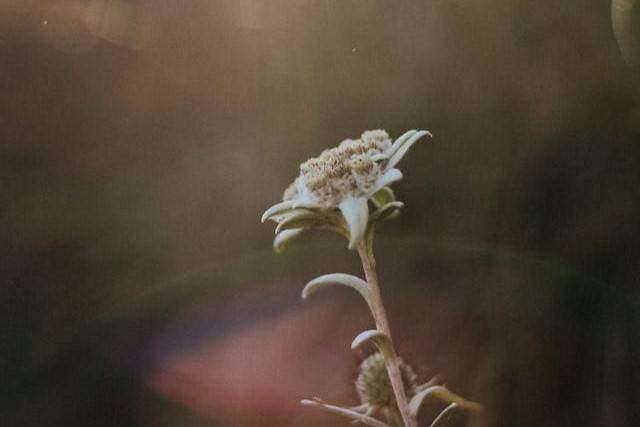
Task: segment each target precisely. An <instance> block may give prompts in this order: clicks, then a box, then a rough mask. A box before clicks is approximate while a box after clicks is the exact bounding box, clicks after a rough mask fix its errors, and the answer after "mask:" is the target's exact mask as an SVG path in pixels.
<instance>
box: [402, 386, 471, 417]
mask: <svg viewBox="0 0 640 427" xmlns="http://www.w3.org/2000/svg"><path fill="white" fill-rule="evenodd" d="M432 396H433V397H435V398H437V399H440V400H442V401H444V402H448V403H456V404H458V406H459V407H460V408H465V409H470V410H480V409H482V406H481V405H479V404H477V403H475V402H471V401H469V400H466V399H464V398H462V397H460V396H458V395H457V394H455V393H452V392H451V391H449V390H448V389H447V388H446V387H444V386H441V385H434V386H431V387H428V388H426V389H424V390H422V391H419V392H418V393H416V394H415V396H413V397H412V398H411V401H410V402H409V411H411V413H412V414H413V415H414V416H417V415H418V411H419V410H420V407H421V406H422V403H423V402H424V401H425V399H426V398H427V397H432Z"/></svg>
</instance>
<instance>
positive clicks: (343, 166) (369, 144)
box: [283, 130, 391, 206]
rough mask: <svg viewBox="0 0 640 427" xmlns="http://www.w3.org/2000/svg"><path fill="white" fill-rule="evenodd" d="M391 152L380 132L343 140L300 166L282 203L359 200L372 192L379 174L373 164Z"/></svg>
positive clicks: (328, 203)
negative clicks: (348, 198) (358, 198)
mask: <svg viewBox="0 0 640 427" xmlns="http://www.w3.org/2000/svg"><path fill="white" fill-rule="evenodd" d="M390 148H391V139H389V135H388V134H387V132H385V131H384V130H372V131H366V132H364V133H363V134H362V136H361V138H360V139H356V140H354V139H347V140H344V141H342V142H341V143H340V145H339V146H338V147H335V148H331V149H329V150H325V151H323V152H322V154H320V156H318V157H313V158H311V159H309V160H307V161H306V162H304V163H302V164H301V165H300V175H299V176H298V177H297V178H296V179H295V181H294V182H293V183H292V184H291V185H290V186H289V188H287V189H286V190H285V192H284V196H283V200H296V199H299V200H307V201H312V202H316V203H319V204H321V205H324V206H332V205H337V204H338V203H339V202H340V200H343V199H344V198H346V197H348V196H352V197H362V196H366V195H368V194H370V193H371V192H372V191H373V190H375V189H376V188H375V187H376V183H377V182H378V179H379V178H380V176H381V174H382V171H381V168H380V166H379V165H378V163H376V161H374V159H376V156H381V155H384V152H385V151H387V150H389V149H390Z"/></svg>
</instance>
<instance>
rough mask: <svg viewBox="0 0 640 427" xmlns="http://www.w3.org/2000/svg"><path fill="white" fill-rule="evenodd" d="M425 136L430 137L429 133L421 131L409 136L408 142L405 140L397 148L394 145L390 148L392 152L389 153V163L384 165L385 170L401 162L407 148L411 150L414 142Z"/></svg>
mask: <svg viewBox="0 0 640 427" xmlns="http://www.w3.org/2000/svg"><path fill="white" fill-rule="evenodd" d="M405 135H406V134H405ZM425 135H429V136H431V133H430V132H428V131H426V130H421V131H419V132H416V133H414V134H413V135H411V137H410V138H409V139H408V140H405V141H403V142H402V143H401V144H398V146H396V144H395V143H394V144H393V146H392V148H391V150H392V152H391V153H390V157H389V161H388V162H387V165H386V166H387V168H392V167H394V166H395V165H397V164H398V162H399V161H400V160H402V158H403V157H404V155H405V154H407V151H408V150H409V148H411V146H412V145H413V144H415V143H416V141H418V140H419V139H420V138H422V137H423V136H425Z"/></svg>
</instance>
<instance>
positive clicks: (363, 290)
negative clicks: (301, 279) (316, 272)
mask: <svg viewBox="0 0 640 427" xmlns="http://www.w3.org/2000/svg"><path fill="white" fill-rule="evenodd" d="M331 285H344V286H349V287H350V288H352V289H355V290H356V291H358V292H359V293H360V295H362V298H364V300H365V301H366V302H367V304H368V305H369V307H371V301H370V296H369V284H368V283H367V282H365V281H364V280H362V279H361V278H359V277H356V276H352V275H350V274H344V273H333V274H325V275H324V276H320V277H316V278H315V279H313V280H312V281H310V282H309V283H307V284H306V286H305V287H304V289H303V290H302V298H303V299H306V298H307V297H308V296H309V295H312V294H313V293H314V292H316V291H317V290H318V289H321V288H324V287H325V286H331ZM372 313H373V310H372Z"/></svg>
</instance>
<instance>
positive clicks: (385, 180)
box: [375, 168, 402, 188]
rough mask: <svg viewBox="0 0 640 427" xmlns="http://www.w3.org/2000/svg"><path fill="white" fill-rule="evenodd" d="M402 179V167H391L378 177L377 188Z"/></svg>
mask: <svg viewBox="0 0 640 427" xmlns="http://www.w3.org/2000/svg"><path fill="white" fill-rule="evenodd" d="M401 179H402V172H400V169H395V168H393V169H389V170H387V171H386V172H385V173H383V174H382V176H381V177H380V178H378V182H376V187H375V188H383V187H386V186H387V185H389V184H391V183H393V182H396V181H400V180H401Z"/></svg>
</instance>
